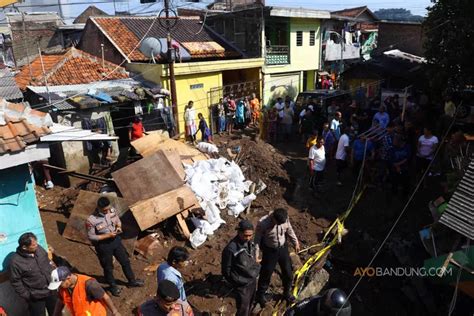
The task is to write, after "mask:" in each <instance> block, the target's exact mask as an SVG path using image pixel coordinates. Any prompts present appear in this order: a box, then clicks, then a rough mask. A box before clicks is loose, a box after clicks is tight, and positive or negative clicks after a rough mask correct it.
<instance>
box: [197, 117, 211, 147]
mask: <svg viewBox="0 0 474 316" xmlns="http://www.w3.org/2000/svg"><path fill="white" fill-rule="evenodd" d="M198 118H199V130H200V131H201V135H202V138H201V140H202V141H203V142H208V143H212V133H211V130H210V129H209V127H208V126H207V123H206V120H205V119H204V116H203V115H202V113H199V114H198Z"/></svg>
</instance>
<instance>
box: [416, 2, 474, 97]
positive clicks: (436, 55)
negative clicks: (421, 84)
mask: <svg viewBox="0 0 474 316" xmlns="http://www.w3.org/2000/svg"><path fill="white" fill-rule="evenodd" d="M473 17H474V1H472V0H438V1H437V2H436V3H435V4H434V5H433V6H432V7H430V8H428V17H427V18H426V19H425V21H424V23H423V28H424V32H425V35H426V37H425V42H424V47H425V57H426V58H427V61H428V63H427V66H426V70H427V73H428V78H430V87H431V91H433V92H435V93H438V96H439V93H442V92H444V91H446V89H450V90H459V89H463V88H465V87H466V86H467V85H474V62H473V58H474V19H473Z"/></svg>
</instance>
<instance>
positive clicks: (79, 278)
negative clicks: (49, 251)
mask: <svg viewBox="0 0 474 316" xmlns="http://www.w3.org/2000/svg"><path fill="white" fill-rule="evenodd" d="M48 289H50V290H57V289H59V300H58V301H57V302H56V307H55V309H54V314H52V315H51V316H61V315H62V311H63V309H64V306H66V307H67V309H68V310H69V312H70V313H71V315H72V316H89V315H90V316H107V308H108V309H109V310H110V311H111V312H112V315H113V316H120V313H119V311H118V309H117V308H116V307H115V305H114V303H113V302H112V299H111V298H110V296H109V295H108V294H107V293H105V291H104V289H103V288H102V286H100V284H99V283H98V282H97V281H96V280H95V279H94V278H91V277H89V276H87V275H83V274H76V273H72V272H71V271H70V270H69V269H68V268H67V267H59V268H57V269H55V270H54V271H53V272H52V273H51V283H50V284H49V286H48Z"/></svg>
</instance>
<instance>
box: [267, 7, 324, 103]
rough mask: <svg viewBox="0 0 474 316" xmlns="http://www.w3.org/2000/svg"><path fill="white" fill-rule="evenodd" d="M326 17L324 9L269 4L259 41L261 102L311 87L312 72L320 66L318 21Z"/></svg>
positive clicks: (313, 84)
mask: <svg viewBox="0 0 474 316" xmlns="http://www.w3.org/2000/svg"><path fill="white" fill-rule="evenodd" d="M329 18H330V14H329V12H327V11H320V10H311V9H302V8H298V9H293V8H278V7H272V8H270V10H269V11H268V15H267V16H266V18H265V28H264V34H263V39H264V42H263V45H262V46H263V51H264V56H265V66H264V67H263V68H262V72H263V74H264V88H263V100H264V103H265V104H271V103H272V102H273V101H274V100H276V98H278V97H285V96H287V95H288V96H290V97H291V98H293V99H294V98H295V97H296V96H297V94H298V92H301V91H303V90H313V89H314V87H315V72H316V71H317V70H319V69H320V66H321V24H322V23H321V21H322V19H329Z"/></svg>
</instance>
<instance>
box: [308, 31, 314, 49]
mask: <svg viewBox="0 0 474 316" xmlns="http://www.w3.org/2000/svg"><path fill="white" fill-rule="evenodd" d="M315 44H316V31H309V46H314V45H315Z"/></svg>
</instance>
